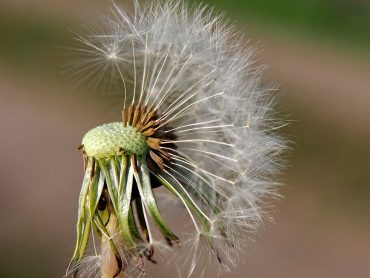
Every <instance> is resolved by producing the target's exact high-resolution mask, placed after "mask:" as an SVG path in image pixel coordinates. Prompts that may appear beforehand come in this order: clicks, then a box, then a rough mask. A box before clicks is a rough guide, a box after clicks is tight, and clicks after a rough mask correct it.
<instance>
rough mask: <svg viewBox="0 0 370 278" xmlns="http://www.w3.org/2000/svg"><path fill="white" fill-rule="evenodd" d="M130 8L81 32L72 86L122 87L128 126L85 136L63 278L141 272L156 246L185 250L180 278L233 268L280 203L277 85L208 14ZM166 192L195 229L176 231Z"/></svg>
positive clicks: (173, 5)
mask: <svg viewBox="0 0 370 278" xmlns="http://www.w3.org/2000/svg"><path fill="white" fill-rule="evenodd" d="M133 4H134V5H133V9H131V12H129V10H128V9H127V10H126V9H124V8H122V7H121V6H120V5H117V4H114V3H113V4H112V9H111V15H110V16H109V17H106V18H105V19H104V20H103V21H102V24H101V25H100V26H98V25H96V26H94V27H90V28H88V32H86V33H84V34H82V35H79V36H78V37H77V40H78V41H79V42H80V43H81V47H80V48H78V49H76V53H78V58H79V59H78V60H77V61H74V63H73V64H71V67H70V71H74V72H75V75H74V77H75V80H76V82H78V83H82V84H89V85H92V84H95V83H96V84H100V83H104V84H111V90H109V87H105V89H106V93H107V94H108V93H110V92H111V93H112V92H118V93H119V94H120V95H121V99H122V104H123V108H122V121H120V122H115V123H108V124H105V125H102V126H99V127H97V128H95V129H92V130H90V131H89V132H87V134H86V135H85V137H84V138H83V140H82V144H81V146H80V149H81V151H82V153H83V157H84V162H85V177H84V181H83V185H82V190H81V194H80V198H79V213H78V223H77V244H76V248H75V252H74V254H73V258H72V260H71V263H70V265H69V267H68V270H67V274H66V275H67V276H68V275H71V276H72V277H73V276H78V277H91V276H93V275H96V276H98V277H121V276H122V275H123V276H125V277H128V276H129V275H134V276H135V275H140V273H143V272H144V265H145V261H146V260H147V261H152V262H154V257H153V252H154V251H156V252H157V251H158V252H159V253H161V252H162V251H164V250H166V251H167V250H168V249H170V250H173V249H177V248H176V247H174V248H168V247H169V246H172V245H173V244H174V243H177V244H178V245H180V243H181V244H182V245H183V246H184V247H183V248H182V249H184V252H182V251H181V250H180V252H179V254H178V255H177V256H176V257H177V258H178V262H175V263H176V264H177V265H179V266H186V267H187V269H186V270H184V269H183V268H182V270H181V271H180V272H181V273H183V275H184V276H191V275H192V274H194V273H195V272H194V271H195V270H196V267H197V263H198V262H199V263H200V264H204V261H205V258H210V259H211V260H214V261H215V262H216V263H217V264H219V265H220V266H221V267H220V269H222V268H223V269H225V270H229V269H230V267H232V266H234V265H235V264H236V263H237V262H238V261H240V260H241V259H242V258H240V256H239V254H240V253H239V252H240V251H241V250H243V249H244V248H245V246H246V245H247V243H248V241H249V239H251V238H252V237H253V235H254V234H255V232H256V231H257V230H258V229H259V228H260V227H261V224H262V222H263V220H265V219H266V218H269V212H270V210H271V203H272V202H271V201H273V200H275V199H276V198H278V197H279V194H278V192H277V191H278V188H279V186H280V183H279V182H277V181H276V180H275V179H276V176H277V174H278V173H279V170H280V168H281V154H282V152H283V151H284V150H285V148H286V144H285V140H284V139H283V138H282V137H280V136H279V135H278V134H277V133H276V131H277V130H278V129H279V127H281V121H278V120H276V119H275V118H276V112H275V111H274V109H273V106H274V97H273V88H271V87H264V86H262V84H261V79H262V77H261V76H262V72H263V69H262V67H259V66H257V65H256V64H255V61H254V47H253V46H252V47H251V46H249V45H248V44H246V42H245V40H244V38H243V36H242V35H241V34H240V33H239V32H237V31H236V30H235V28H234V27H233V26H232V25H231V24H230V23H229V22H228V21H227V20H225V19H224V18H223V17H221V16H219V15H218V14H217V13H216V12H214V11H213V10H212V9H210V8H207V7H205V6H202V5H198V6H192V7H189V6H188V5H187V4H185V3H184V2H183V1H181V0H167V1H159V0H154V1H145V2H144V3H141V4H140V3H139V2H138V1H136V0H134V1H133ZM117 81H118V82H117ZM117 88H118V91H116V90H117ZM162 189H163V190H162ZM158 190H162V191H161V192H160V193H158V192H157V191H158ZM166 195H168V196H172V197H173V199H172V200H176V202H177V203H178V204H179V205H181V206H182V208H183V211H184V212H186V214H187V218H186V219H187V220H188V222H189V223H191V225H192V228H191V232H189V229H187V231H186V233H181V232H180V234H176V235H175V233H174V232H173V230H175V229H173V227H174V226H175V224H176V219H175V221H174V222H175V223H171V221H168V219H166V217H165V215H166V212H165V211H166V210H168V211H171V210H172V209H173V207H171V204H173V202H172V203H167V204H166V206H162V207H161V209H159V208H158V205H157V203H160V202H161V200H160V199H161V198H163V196H166ZM94 234H95V236H94ZM91 235H92V236H91ZM89 238H92V240H93V241H94V250H95V255H93V256H87V255H86V249H87V246H88V242H89ZM162 238H163V239H164V240H162ZM95 239H100V240H101V251H98V250H97V247H96V245H95ZM187 248H189V249H188V250H189V252H185V250H187ZM205 249H207V251H210V252H209V253H207V254H206V253H204V251H205ZM182 253H184V254H182ZM200 267H202V266H200ZM138 273H139V274H138ZM123 276H122V277H123Z"/></svg>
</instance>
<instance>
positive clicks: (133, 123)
mask: <svg viewBox="0 0 370 278" xmlns="http://www.w3.org/2000/svg"><path fill="white" fill-rule="evenodd" d="M139 114H140V107H139V106H136V108H135V111H134V118H133V119H132V124H131V126H136V123H137V120H138V119H139Z"/></svg>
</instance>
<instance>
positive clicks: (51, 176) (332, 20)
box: [0, 0, 370, 278]
mask: <svg viewBox="0 0 370 278" xmlns="http://www.w3.org/2000/svg"><path fill="white" fill-rule="evenodd" d="M206 2H207V3H210V4H212V5H215V6H216V7H217V8H218V9H220V10H222V11H224V12H225V14H226V15H227V16H229V17H230V18H231V19H233V20H235V24H237V25H238V26H239V27H240V28H241V29H242V30H243V32H245V33H246V36H247V37H248V38H251V39H252V41H253V42H259V43H260V45H262V46H263V47H262V51H260V53H259V55H260V56H259V58H258V59H259V60H258V61H259V62H260V63H263V64H268V65H269V67H268V69H267V71H266V82H271V81H273V82H274V81H278V82H279V84H280V88H281V91H282V94H281V95H280V97H279V98H280V109H281V113H283V114H288V115H289V118H290V119H291V123H290V125H289V126H288V127H287V128H285V129H284V133H286V134H288V136H289V138H290V139H291V140H292V141H294V145H293V150H292V152H291V153H290V157H289V167H288V168H287V170H286V171H285V174H284V176H283V179H284V180H285V181H286V184H287V185H286V186H285V187H284V188H283V190H282V191H283V192H282V193H283V195H284V196H285V197H284V200H283V201H282V202H280V203H278V204H277V218H276V223H275V224H272V225H269V226H267V228H266V229H265V231H263V232H261V233H260V235H259V238H258V239H257V240H256V242H255V243H254V244H252V245H251V247H250V249H249V250H247V251H246V253H245V256H246V257H247V258H246V263H245V264H243V265H239V266H238V267H237V269H236V270H235V271H234V272H232V273H229V274H224V275H222V276H221V277H240V278H241V277H251V278H254V277H256V278H259V277H262V278H264V277H268V278H270V277H274V278H275V277H276V278H280V277H281V278H289V277H294V278H296V277H305V278H306V277H307V278H308V277H318V278H319V277H320V278H321V277H335V278H338V277H343V278H347V277H355V278H361V277H370V217H369V216H370V141H369V139H370V2H369V1H368V0H321V1H319V0H281V1H276V0H259V1H252V0H250V1H248V0H229V1H225V0H214V1H206ZM107 4H108V1H98V0H94V1H92V0H79V1H76V0H75V1H72V0H64V1H57V0H49V1H47V0H17V1H10V0H0V154H1V156H0V188H1V194H0V204H1V207H0V208H1V209H0V217H1V218H0V219H1V229H0V250H1V253H0V269H1V277H62V275H63V273H64V269H65V267H66V263H67V261H68V258H69V256H70V255H71V252H72V249H73V245H74V239H75V220H76V211H77V198H78V192H79V189H80V183H81V179H82V161H81V157H80V154H79V152H78V151H77V150H76V146H77V145H78V144H79V142H80V140H81V138H82V136H83V134H84V133H85V132H86V131H87V130H88V129H90V128H92V127H94V126H96V125H98V124H100V123H103V122H106V121H109V120H111V119H112V118H114V116H115V111H112V109H110V107H111V105H112V104H113V103H114V100H110V99H108V100H107V99H106V98H103V97H99V96H92V95H89V94H86V93H79V92H77V91H71V90H70V89H68V87H67V85H66V78H65V77H63V76H61V75H60V72H61V69H60V65H61V64H62V63H63V61H65V60H66V59H68V57H67V56H66V55H64V54H63V53H64V52H63V51H64V50H63V45H66V44H67V43H68V42H70V41H71V38H72V37H73V35H72V34H71V33H70V31H69V29H74V28H76V27H77V28H78V26H80V25H81V23H82V22H83V19H84V18H85V17H86V16H89V15H90V14H92V13H95V12H96V11H101V12H104V11H106V10H107V6H108V5H107ZM173 273H176V272H173V268H172V267H171V266H166V265H159V266H150V267H149V269H148V273H147V277H158V278H159V277H174V275H173ZM205 277H214V273H212V272H210V273H209V274H207V275H205Z"/></svg>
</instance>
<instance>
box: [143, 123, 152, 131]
mask: <svg viewBox="0 0 370 278" xmlns="http://www.w3.org/2000/svg"><path fill="white" fill-rule="evenodd" d="M152 126H154V121H149V122H148V123H146V125H145V126H143V127H142V129H141V131H144V130H146V129H148V128H150V127H152Z"/></svg>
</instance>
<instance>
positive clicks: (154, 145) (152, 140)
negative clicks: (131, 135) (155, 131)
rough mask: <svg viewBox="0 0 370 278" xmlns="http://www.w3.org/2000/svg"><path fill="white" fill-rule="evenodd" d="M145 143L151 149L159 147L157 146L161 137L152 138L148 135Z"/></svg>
mask: <svg viewBox="0 0 370 278" xmlns="http://www.w3.org/2000/svg"><path fill="white" fill-rule="evenodd" d="M146 143H147V144H148V146H149V147H150V148H152V149H155V150H157V149H159V146H160V145H161V139H160V138H153V137H149V138H148V139H147V140H146Z"/></svg>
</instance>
